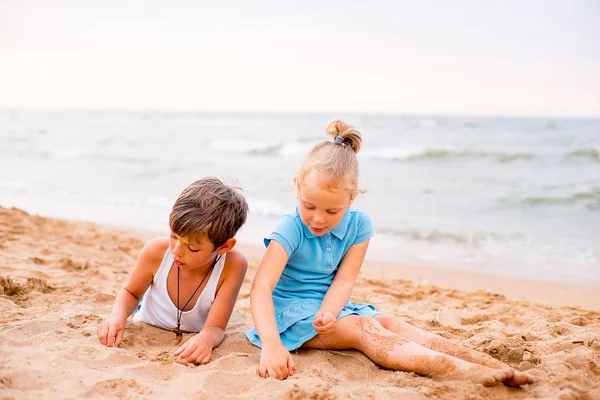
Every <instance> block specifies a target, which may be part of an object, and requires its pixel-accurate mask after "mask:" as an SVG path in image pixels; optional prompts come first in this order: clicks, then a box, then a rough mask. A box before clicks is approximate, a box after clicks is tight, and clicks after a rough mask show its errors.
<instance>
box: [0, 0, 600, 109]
mask: <svg viewBox="0 0 600 400" xmlns="http://www.w3.org/2000/svg"><path fill="white" fill-rule="evenodd" d="M598 21H600V2H599V1H596V0H563V1H558V0H546V1H544V0H536V1H534V0H486V1H480V0H479V1H478V0H470V1H467V0H451V1H450V0H449V1H433V0H411V1H408V0H406V1H402V0H396V1H394V0H391V1H383V0H381V1H378V0H372V1H369V2H366V1H360V2H359V1H357V2H355V4H351V2H350V1H347V0H345V1H327V0H316V1H313V0H304V1H301V2H300V1H294V2H292V1H262V0H255V1H244V0H239V1H227V0H223V1H213V2H207V1H202V0H169V1H167V0H144V1H142V0H139V1H133V0H104V1H94V2H92V1H89V0H88V1H83V0H0V108H3V109H111V110H188V111H189V110H198V111H225V112H227V111H233V112H300V113H301V112H344V113H348V112H353V113H365V114H428V115H506V116H550V117H554V116H556V117H561V116H567V117H600V72H599V71H600V23H598Z"/></svg>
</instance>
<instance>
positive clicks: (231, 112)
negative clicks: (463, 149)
mask: <svg viewBox="0 0 600 400" xmlns="http://www.w3.org/2000/svg"><path fill="white" fill-rule="evenodd" d="M0 112H102V113H104V112H106V113H160V114H223V115H227V114H229V115H234V114H243V115H330V116H334V115H347V116H360V117H438V118H466V117H470V118H498V119H580V120H600V114H599V115H585V114H581V115H569V114H564V115H552V116H550V115H544V114H521V115H518V114H500V113H499V114H483V113H473V114H469V113H462V112H457V113H445V112H440V113H425V112H400V111H396V112H394V111H381V112H375V111H340V110H337V111H317V110H266V109H246V110H240V109H237V110H236V109H231V110H226V109H200V108H179V109H176V108H143V107H139V108H108V107H6V106H0Z"/></svg>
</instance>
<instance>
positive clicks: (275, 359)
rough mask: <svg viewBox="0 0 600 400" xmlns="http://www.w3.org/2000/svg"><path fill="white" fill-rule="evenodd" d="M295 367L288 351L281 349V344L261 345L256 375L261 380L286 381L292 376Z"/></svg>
mask: <svg viewBox="0 0 600 400" xmlns="http://www.w3.org/2000/svg"><path fill="white" fill-rule="evenodd" d="M295 369H296V367H295V366H294V359H293V358H292V355H291V354H290V352H289V351H287V350H286V349H285V347H283V344H281V342H279V343H273V344H265V343H263V348H262V350H261V352H260V364H259V366H258V375H259V376H260V377H261V378H267V377H271V378H276V379H279V380H283V379H286V378H287V377H288V376H291V375H294V371H295Z"/></svg>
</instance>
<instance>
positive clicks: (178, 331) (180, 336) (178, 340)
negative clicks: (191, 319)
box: [171, 327, 183, 346]
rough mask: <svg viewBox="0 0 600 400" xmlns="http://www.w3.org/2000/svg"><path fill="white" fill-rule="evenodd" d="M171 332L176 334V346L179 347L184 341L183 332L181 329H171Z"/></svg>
mask: <svg viewBox="0 0 600 400" xmlns="http://www.w3.org/2000/svg"><path fill="white" fill-rule="evenodd" d="M171 332H174V333H175V346H177V345H178V344H179V343H181V339H183V332H182V331H181V329H180V328H179V327H175V328H173V329H171Z"/></svg>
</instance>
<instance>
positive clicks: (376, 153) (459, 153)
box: [361, 148, 535, 163]
mask: <svg viewBox="0 0 600 400" xmlns="http://www.w3.org/2000/svg"><path fill="white" fill-rule="evenodd" d="M361 154H362V156H363V157H366V158H371V159H381V160H389V161H415V160H449V159H494V160H496V161H498V162H503V163H508V162H513V161H521V160H529V159H532V158H534V157H535V154H531V153H503V152H489V151H484V150H474V151H463V150H449V149H448V150H445V149H416V150H413V149H406V148H385V149H384V148H382V149H376V150H366V151H364V152H363V153H361Z"/></svg>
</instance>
